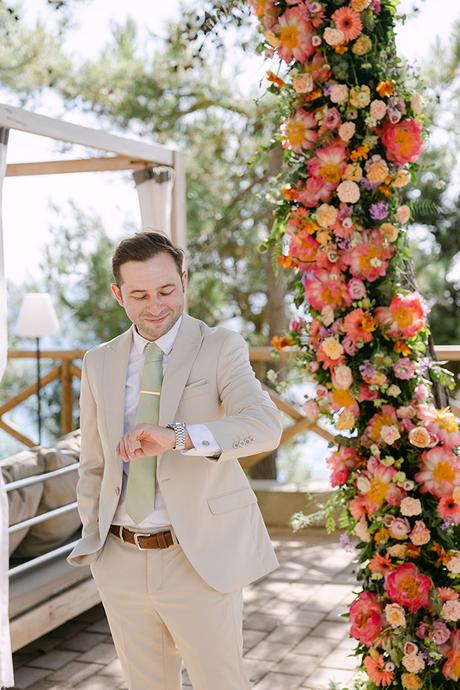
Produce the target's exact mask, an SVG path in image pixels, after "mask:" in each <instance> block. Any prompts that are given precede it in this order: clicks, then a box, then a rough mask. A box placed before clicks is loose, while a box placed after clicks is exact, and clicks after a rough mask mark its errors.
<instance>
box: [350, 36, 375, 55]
mask: <svg viewBox="0 0 460 690" xmlns="http://www.w3.org/2000/svg"><path fill="white" fill-rule="evenodd" d="M371 48H372V41H371V39H370V38H369V36H366V34H361V36H360V37H359V38H358V39H357V40H356V41H355V42H354V44H353V47H352V49H351V50H352V52H353V53H354V54H355V55H365V54H366V53H368V52H369V51H370V49H371Z"/></svg>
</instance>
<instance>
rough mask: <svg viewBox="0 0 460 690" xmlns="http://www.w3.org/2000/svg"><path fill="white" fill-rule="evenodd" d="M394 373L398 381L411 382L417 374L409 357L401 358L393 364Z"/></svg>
mask: <svg viewBox="0 0 460 690" xmlns="http://www.w3.org/2000/svg"><path fill="white" fill-rule="evenodd" d="M393 372H394V375H395V376H396V378H397V379H401V380H403V381H405V380H409V379H411V378H412V377H413V375H414V373H415V366H414V365H413V363H412V362H411V361H410V359H409V358H408V357H401V358H400V359H398V360H396V362H395V363H394V364H393Z"/></svg>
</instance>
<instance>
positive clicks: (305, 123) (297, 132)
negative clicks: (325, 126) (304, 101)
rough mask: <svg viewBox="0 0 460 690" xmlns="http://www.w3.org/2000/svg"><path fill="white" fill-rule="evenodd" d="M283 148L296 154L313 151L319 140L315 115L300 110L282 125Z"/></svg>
mask: <svg viewBox="0 0 460 690" xmlns="http://www.w3.org/2000/svg"><path fill="white" fill-rule="evenodd" d="M281 134H282V135H283V137H284V140H283V147H284V148H285V149H288V150H290V151H294V153H301V152H302V150H304V149H307V150H308V149H311V148H312V147H313V145H314V143H315V141H316V140H317V138H318V131H317V123H316V119H315V116H314V115H313V113H309V112H307V111H306V110H304V109H303V108H298V109H297V110H296V111H295V112H294V114H293V115H291V116H290V117H288V118H286V119H285V120H284V121H283V123H282V124H281Z"/></svg>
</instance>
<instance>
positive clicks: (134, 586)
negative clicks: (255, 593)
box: [91, 533, 251, 690]
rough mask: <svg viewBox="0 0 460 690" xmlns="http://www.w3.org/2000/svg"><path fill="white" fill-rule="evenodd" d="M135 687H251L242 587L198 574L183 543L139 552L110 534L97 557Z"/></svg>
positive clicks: (96, 571)
mask: <svg viewBox="0 0 460 690" xmlns="http://www.w3.org/2000/svg"><path fill="white" fill-rule="evenodd" d="M91 572H92V574H93V577H94V580H95V582H96V585H97V588H98V590H99V593H100V595H101V600H102V604H103V606H104V609H105V612H106V614H107V619H108V622H109V626H110V630H111V632H112V637H113V641H114V644H115V648H116V651H117V654H118V657H119V659H120V662H121V666H122V669H123V672H124V675H125V679H126V682H127V684H128V687H129V690H180V689H181V688H182V683H181V664H182V659H183V660H184V662H185V665H186V667H187V671H188V674H189V677H190V680H191V683H192V686H193V688H194V690H250V687H251V686H250V684H249V681H248V679H247V676H246V673H245V671H244V669H243V662H242V647H243V635H242V608H243V604H242V593H241V591H238V592H232V593H230V594H223V593H222V592H218V591H216V590H215V589H213V588H212V587H210V586H209V585H208V584H206V582H205V581H204V580H203V579H202V578H201V577H200V576H199V575H198V573H197V572H196V570H194V568H193V567H192V566H191V564H190V562H189V561H188V560H187V558H186V557H185V555H184V552H183V551H182V548H181V546H180V545H179V544H173V545H172V546H170V547H169V548H168V549H146V550H143V551H140V550H139V549H138V548H137V546H135V545H133V544H127V543H123V542H122V541H121V540H120V539H119V538H118V537H116V536H115V535H113V534H111V533H109V535H108V537H107V541H106V543H105V546H104V549H103V551H102V553H101V555H100V556H99V557H98V559H97V560H96V561H95V562H94V563H92V564H91Z"/></svg>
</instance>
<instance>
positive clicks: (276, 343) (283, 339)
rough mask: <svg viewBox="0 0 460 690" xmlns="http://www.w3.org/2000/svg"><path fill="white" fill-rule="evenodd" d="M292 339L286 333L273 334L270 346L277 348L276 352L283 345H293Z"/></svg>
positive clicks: (283, 346)
mask: <svg viewBox="0 0 460 690" xmlns="http://www.w3.org/2000/svg"><path fill="white" fill-rule="evenodd" d="M293 344H294V341H293V340H292V338H290V337H289V336H286V335H275V336H274V337H273V338H272V346H273V347H274V348H275V349H276V350H278V352H281V350H283V349H284V348H285V347H288V346H289V345H293Z"/></svg>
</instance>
